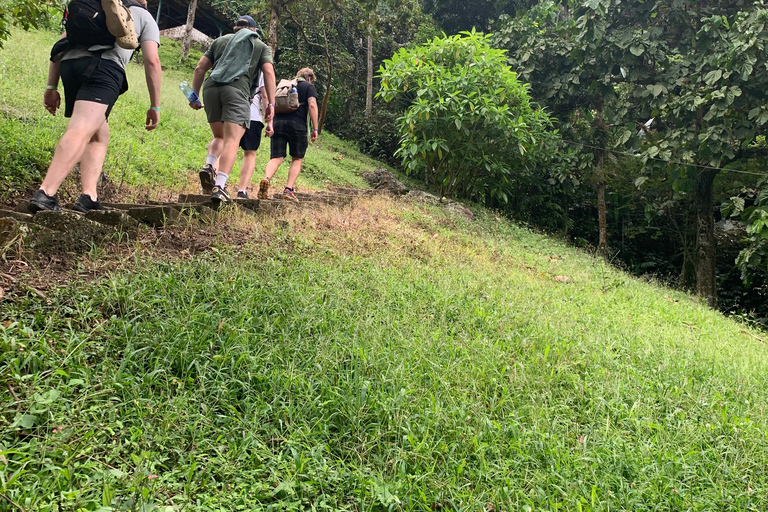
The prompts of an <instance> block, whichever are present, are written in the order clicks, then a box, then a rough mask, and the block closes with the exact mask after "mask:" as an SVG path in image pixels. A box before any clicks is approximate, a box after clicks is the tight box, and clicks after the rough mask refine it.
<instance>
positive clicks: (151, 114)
mask: <svg viewBox="0 0 768 512" xmlns="http://www.w3.org/2000/svg"><path fill="white" fill-rule="evenodd" d="M157 49H158V44H157V42H155V41H144V42H142V43H141V54H142V60H143V61H144V76H145V77H146V79H147V90H148V91H149V109H148V110H147V120H146V124H145V126H144V128H146V129H147V130H154V129H155V128H157V125H158V123H159V122H160V84H161V82H162V80H163V70H162V68H161V67H160V56H159V55H158V52H157Z"/></svg>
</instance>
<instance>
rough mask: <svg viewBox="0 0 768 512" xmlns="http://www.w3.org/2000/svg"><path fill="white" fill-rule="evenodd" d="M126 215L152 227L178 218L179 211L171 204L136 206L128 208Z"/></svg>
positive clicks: (163, 224)
mask: <svg viewBox="0 0 768 512" xmlns="http://www.w3.org/2000/svg"><path fill="white" fill-rule="evenodd" d="M128 215H130V216H131V217H133V218H134V219H136V220H137V221H139V222H141V223H142V224H149V225H150V226H153V227H156V228H157V227H162V226H165V225H166V224H167V223H169V222H176V221H178V220H179V217H180V216H181V213H180V212H179V210H177V209H176V208H174V207H173V206H167V205H165V206H136V207H134V208H131V209H129V210H128Z"/></svg>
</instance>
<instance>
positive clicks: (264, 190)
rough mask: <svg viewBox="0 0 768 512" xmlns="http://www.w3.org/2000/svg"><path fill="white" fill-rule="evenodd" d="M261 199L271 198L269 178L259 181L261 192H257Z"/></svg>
mask: <svg viewBox="0 0 768 512" xmlns="http://www.w3.org/2000/svg"><path fill="white" fill-rule="evenodd" d="M256 197H258V198H259V199H269V180H268V179H266V178H265V179H263V180H261V181H260V182H259V193H258V194H256Z"/></svg>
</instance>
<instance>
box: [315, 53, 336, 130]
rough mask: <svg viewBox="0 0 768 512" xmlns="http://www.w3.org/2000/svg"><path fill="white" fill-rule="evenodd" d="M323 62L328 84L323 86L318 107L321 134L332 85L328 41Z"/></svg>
mask: <svg viewBox="0 0 768 512" xmlns="http://www.w3.org/2000/svg"><path fill="white" fill-rule="evenodd" d="M325 61H326V63H327V70H326V72H327V73H328V83H326V85H325V94H323V102H322V104H321V106H320V116H319V117H318V120H317V124H318V127H317V131H318V133H323V123H325V115H326V114H327V113H328V99H329V98H330V97H331V84H332V83H333V60H332V58H331V52H330V50H329V49H328V41H327V40H326V42H325Z"/></svg>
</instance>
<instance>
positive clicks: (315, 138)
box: [309, 130, 319, 142]
mask: <svg viewBox="0 0 768 512" xmlns="http://www.w3.org/2000/svg"><path fill="white" fill-rule="evenodd" d="M318 135H319V133H318V131H317V130H312V135H311V136H310V138H309V140H311V141H312V142H315V141H316V140H317V136H318Z"/></svg>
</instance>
